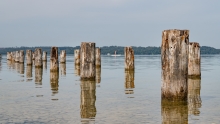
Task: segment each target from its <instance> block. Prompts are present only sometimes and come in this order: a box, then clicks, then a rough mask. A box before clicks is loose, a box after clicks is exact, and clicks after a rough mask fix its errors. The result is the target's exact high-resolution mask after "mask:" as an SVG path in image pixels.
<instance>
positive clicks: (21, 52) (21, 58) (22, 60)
mask: <svg viewBox="0 0 220 124" xmlns="http://www.w3.org/2000/svg"><path fill="white" fill-rule="evenodd" d="M19 54H20V57H19V62H20V63H24V50H20V52H19Z"/></svg>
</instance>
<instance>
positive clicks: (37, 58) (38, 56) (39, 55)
mask: <svg viewBox="0 0 220 124" xmlns="http://www.w3.org/2000/svg"><path fill="white" fill-rule="evenodd" d="M34 57H35V59H34V61H35V62H34V64H35V68H36V67H39V68H42V67H43V63H42V50H41V49H40V48H36V49H35V51H34Z"/></svg>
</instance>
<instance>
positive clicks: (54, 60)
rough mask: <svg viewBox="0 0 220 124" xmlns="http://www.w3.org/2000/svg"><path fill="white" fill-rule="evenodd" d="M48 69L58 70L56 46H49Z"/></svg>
mask: <svg viewBox="0 0 220 124" xmlns="http://www.w3.org/2000/svg"><path fill="white" fill-rule="evenodd" d="M50 71H59V61H58V48H57V47H51V51H50Z"/></svg>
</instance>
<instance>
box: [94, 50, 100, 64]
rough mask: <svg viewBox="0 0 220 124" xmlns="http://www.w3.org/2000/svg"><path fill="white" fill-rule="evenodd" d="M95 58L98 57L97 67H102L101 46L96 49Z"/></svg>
mask: <svg viewBox="0 0 220 124" xmlns="http://www.w3.org/2000/svg"><path fill="white" fill-rule="evenodd" d="M95 54H96V55H95V56H96V57H95V58H96V60H95V65H96V67H99V68H100V67H101V49H100V48H96V50H95Z"/></svg>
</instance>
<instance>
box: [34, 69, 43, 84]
mask: <svg viewBox="0 0 220 124" xmlns="http://www.w3.org/2000/svg"><path fill="white" fill-rule="evenodd" d="M42 75H43V69H42V68H35V83H36V84H39V85H42Z"/></svg>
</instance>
